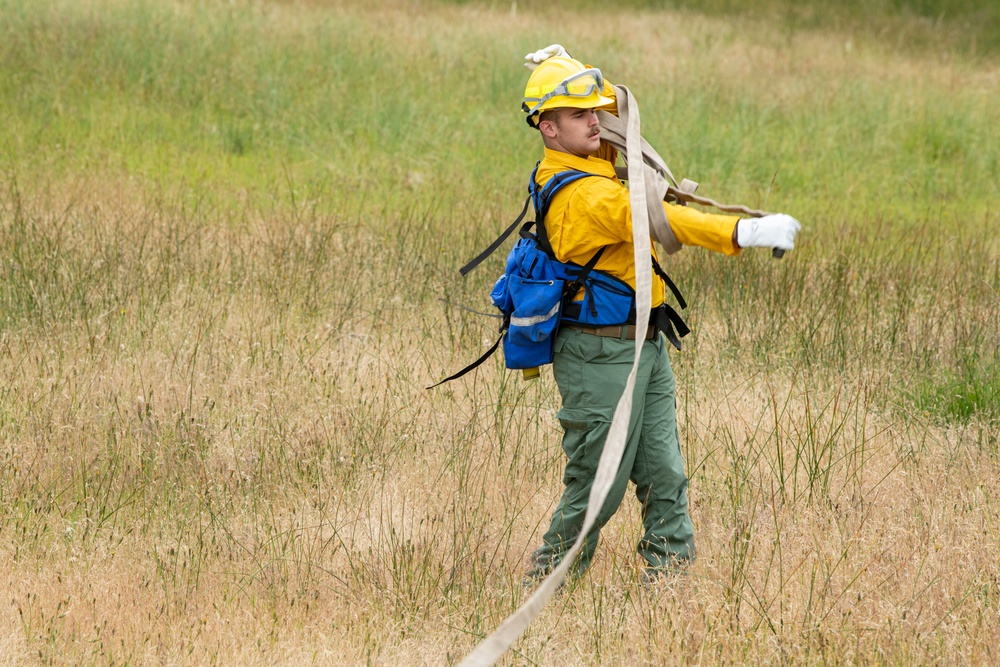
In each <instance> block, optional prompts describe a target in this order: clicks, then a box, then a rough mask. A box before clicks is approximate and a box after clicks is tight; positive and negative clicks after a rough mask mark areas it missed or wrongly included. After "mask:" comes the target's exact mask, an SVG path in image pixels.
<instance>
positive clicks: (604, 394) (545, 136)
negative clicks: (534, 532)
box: [522, 44, 800, 581]
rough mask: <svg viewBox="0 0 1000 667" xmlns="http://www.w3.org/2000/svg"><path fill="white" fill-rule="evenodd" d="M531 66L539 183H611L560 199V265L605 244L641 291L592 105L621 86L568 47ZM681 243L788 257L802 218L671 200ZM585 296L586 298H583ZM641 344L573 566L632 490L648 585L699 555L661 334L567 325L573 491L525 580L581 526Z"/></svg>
mask: <svg viewBox="0 0 1000 667" xmlns="http://www.w3.org/2000/svg"><path fill="white" fill-rule="evenodd" d="M525 60H526V65H527V66H528V67H529V69H532V73H531V76H530V78H529V79H528V83H527V85H526V88H525V93H524V100H523V105H522V108H523V109H524V110H525V111H526V112H527V113H528V124H529V125H530V126H531V127H533V128H535V129H536V130H537V131H538V132H539V134H540V135H541V138H542V142H543V144H544V157H543V158H542V160H541V163H540V164H539V166H538V170H537V172H536V180H537V183H538V185H539V187H542V186H544V185H545V183H546V182H547V181H548V180H549V179H551V178H552V177H553V176H554V175H555V174H557V173H559V172H563V171H566V170H576V171H582V172H586V173H588V174H594V175H595V176H603V177H604V178H580V179H579V180H576V181H574V182H572V183H570V184H568V185H565V186H564V187H562V188H561V189H560V190H559V191H558V192H557V193H556V194H555V195H554V196H553V198H552V200H551V202H550V206H549V209H548V212H547V213H546V215H545V219H544V225H545V229H546V232H547V234H548V238H549V242H550V243H551V247H552V251H553V253H554V255H555V258H556V259H557V260H559V261H561V262H571V263H575V264H579V265H584V264H586V263H587V261H588V260H590V259H591V258H592V257H593V256H594V254H595V253H596V252H597V251H598V250H599V249H600V248H602V247H603V248H605V250H604V252H603V253H602V254H601V256H600V259H599V261H598V262H597V264H596V266H595V270H598V271H601V272H604V273H607V274H610V275H612V276H614V277H616V278H619V279H621V280H624V281H625V282H626V283H628V284H629V285H631V286H632V287H633V288H634V287H635V263H634V261H635V260H634V257H633V243H632V225H631V213H630V202H629V193H628V190H627V188H625V186H624V185H622V183H621V182H620V181H618V180H617V179H616V177H615V171H614V160H615V159H616V157H617V156H616V154H615V151H614V149H613V148H611V147H610V146H609V145H607V144H605V143H603V142H602V141H601V138H600V136H599V129H600V125H599V121H598V118H597V115H596V113H595V110H597V109H605V110H608V111H611V112H612V113H615V110H616V107H615V97H614V89H613V88H612V86H611V85H610V84H608V83H607V82H606V81H605V80H604V79H603V76H602V75H601V73H600V71H599V70H597V69H595V68H590V67H587V66H585V65H583V64H582V63H580V62H578V61H576V60H574V59H572V58H570V57H569V56H568V54H567V53H566V52H565V50H564V49H563V48H562V47H561V46H559V45H557V44H556V45H552V46H550V47H547V48H545V49H542V50H541V51H537V52H535V53H531V54H528V55H527V56H526V58H525ZM664 206H665V207H666V214H667V220H668V222H669V224H670V227H671V230H672V231H673V233H674V235H675V236H676V238H677V240H678V241H679V242H680V243H681V244H683V245H696V246H701V247H703V248H707V249H709V250H713V251H715V252H720V253H724V254H726V255H737V254H739V252H740V250H741V249H742V248H745V247H766V248H780V249H782V250H791V249H792V247H793V245H794V239H795V234H796V232H797V231H798V230H799V228H800V225H799V223H798V222H797V221H796V220H795V219H794V218H792V217H791V216H788V215H784V214H778V215H773V216H767V217H764V218H757V219H747V220H740V219H739V218H737V217H733V216H728V215H711V214H707V213H703V212H700V211H697V210H695V209H692V208H688V207H685V206H675V205H671V204H664ZM664 297H665V289H664V283H663V281H662V279H660V278H658V277H654V280H653V290H652V299H653V300H652V303H651V304H650V305H651V306H652V307H653V308H657V307H659V306H660V305H661V304H663V303H664ZM577 298H582V296H581V295H578V297H577ZM636 339H638V340H640V341H642V342H641V344H642V345H643V350H642V355H641V358H640V368H639V372H638V376H637V378H636V383H635V400H634V401H633V407H632V414H631V419H630V421H629V428H628V440H627V443H626V446H625V451H624V454H623V457H622V461H621V464H620V467H619V470H618V474H617V476H616V478H615V481H614V485H613V486H612V488H611V491H610V493H609V494H608V497H607V499H606V501H605V503H604V507H603V508H602V511H601V513H600V515H599V517H598V520H597V525H596V526H595V528H593V529H592V530H591V532H590V534H588V536H587V539H586V542H585V544H584V546H583V549H582V550H581V552H580V555H579V557H578V560H577V562H576V563H575V564H574V569H575V570H576V571H577V572H578V573H579V572H582V571H584V570H586V568H587V567H589V565H590V562H591V559H592V558H593V555H594V551H595V549H596V547H597V541H598V533H599V531H600V528H601V527H602V526H603V525H604V524H606V523H607V521H608V520H609V519H610V518H611V516H612V515H613V514H614V513H615V511H617V509H618V507H619V505H620V504H621V501H622V499H623V498H624V495H625V491H626V489H627V487H628V483H629V481H630V480H631V481H632V482H633V483H634V484H635V494H636V498H637V499H638V501H639V503H640V504H641V507H642V521H643V528H644V534H643V536H642V538H641V540H640V541H639V544H638V552H639V554H640V555H641V556H642V557H643V558H644V559H645V561H646V570H645V574H644V579H645V580H647V581H653V580H655V579H656V577H657V576H658V575H660V574H663V573H667V572H675V571H677V570H678V569H679V568H682V567H683V566H684V565H686V564H688V563H690V562H691V561H693V560H694V558H695V544H694V530H693V527H692V525H691V518H690V516H689V514H688V499H687V476H686V474H685V472H684V462H683V458H682V456H681V451H680V443H679V439H678V431H677V419H676V395H677V392H676V385H675V382H674V375H673V371H672V370H671V368H670V360H669V358H668V355H667V350H666V344H665V339H664V337H663V335H662V334H661V333H660V332H659V331H657V330H656V328H655V327H653V326H651V327H650V328H649V330H647V331H643V332H637V331H635V327H634V326H628V325H623V326H617V327H614V326H612V327H598V328H588V327H582V326H579V325H576V324H566V323H564V324H563V326H562V327H561V328H560V331H559V333H558V335H557V338H556V342H555V359H554V361H553V373H554V375H555V379H556V383H557V385H558V387H559V392H560V394H561V397H562V408H561V409H560V410H559V414H558V418H559V422H560V424H561V426H562V428H563V441H562V445H563V450H564V452H565V454H566V457H567V461H566V468H565V473H564V476H563V482H564V484H565V489H564V491H563V494H562V497H561V498H560V500H559V504H558V506H557V507H556V510H555V512H554V513H553V516H552V519H551V522H550V525H549V528H548V530H547V531H546V532H545V535H544V537H543V538H542V545H541V546H540V547H539V548H538V549H537V550H536V551H535V552H534V553H533V555H532V559H531V564H530V567H529V569H528V572H527V574H528V576H529V578H531V579H537V578H541V577H543V576H545V575H547V574H548V573H549V572H550V571H551V570H552V569H553V568H554V567H555V566H556V565H558V564H559V563H560V562H561V560H562V558H563V556H564V554H565V553H566V552H567V551H568V550H569V548H570V547H571V546H572V544H573V542H574V541H575V540H576V538H577V535H578V534H579V532H580V529H581V527H582V525H583V519H584V515H585V513H586V509H587V502H588V498H589V495H590V489H591V486H592V485H593V481H594V473H595V472H596V470H597V464H598V461H599V460H600V456H601V451H602V449H603V446H604V441H605V439H606V438H607V435H608V430H609V426H610V424H611V421H612V417H613V415H614V410H615V406H616V404H617V402H618V399H619V397H620V396H621V394H622V391H623V389H624V387H625V381H626V378H627V376H628V374H629V372H630V370H631V368H632V364H633V360H634V354H635V353H634V345H636V344H637V343H636V342H635V341H636Z"/></svg>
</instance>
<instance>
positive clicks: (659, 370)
mask: <svg viewBox="0 0 1000 667" xmlns="http://www.w3.org/2000/svg"><path fill="white" fill-rule="evenodd" d="M634 345H635V342H634V341H630V340H620V339H617V338H611V337H605V336H595V335H593V334H587V333H583V332H581V331H577V330H574V329H568V328H563V329H562V330H561V331H560V332H559V335H558V338H557V339H556V355H555V361H554V362H553V372H554V374H555V379H556V384H558V386H559V392H560V394H562V401H563V405H562V409H561V410H560V411H559V415H558V416H559V422H560V423H561V424H562V427H563V430H564V434H563V441H562V445H563V450H564V452H565V453H566V457H567V461H566V471H565V474H564V475H563V483H564V484H565V486H566V488H565V490H564V491H563V495H562V498H561V499H560V501H559V505H558V507H556V510H555V513H554V514H553V515H552V521H551V524H550V525H549V529H548V531H546V533H545V536H544V537H543V544H542V546H541V547H540V548H538V549H537V550H536V551H535V552H534V554H533V556H532V563H531V568H530V570H529V572H528V574H529V575H531V576H536V577H538V576H542V575H545V574H547V573H548V572H549V571H551V570H552V569H553V568H554V567H555V566H556V565H558V564H559V563H560V562H561V561H562V558H563V556H564V555H565V554H566V552H567V551H569V549H570V547H571V546H572V545H573V542H574V541H575V540H576V537H577V535H579V533H580V529H581V528H582V526H583V517H584V514H585V513H586V511H587V502H588V499H589V496H590V488H591V486H592V485H593V482H594V473H595V472H596V471H597V463H598V461H599V459H600V457H601V451H602V450H603V448H604V441H605V439H606V438H607V435H608V430H609V428H610V426H611V419H612V417H613V415H614V411H615V406H616V405H617V403H618V399H619V397H620V396H621V394H622V391H623V389H624V387H625V380H626V379H627V377H628V374H629V371H631V369H632V362H633V359H634V355H635V347H634ZM642 345H643V349H642V357H641V359H640V365H639V370H638V375H637V377H636V383H635V397H634V400H633V403H632V416H631V419H630V420H629V429H628V442H627V444H626V446H625V452H624V455H623V457H622V461H621V465H620V467H619V469H618V475H617V476H616V477H615V481H614V484H613V486H612V488H611V491H610V493H609V494H608V497H607V499H606V500H605V501H604V507H603V508H602V510H601V513H600V515H599V516H598V519H597V524H596V525H595V526H594V527H593V528H592V529H591V531H590V533H589V534H588V535H587V539H586V542H585V544H584V546H583V548H582V549H581V551H580V554H579V556H578V558H577V561H576V563H575V564H574V570H575V571H576V572H577V573H582V572H583V571H585V570H586V569H587V568H588V567H589V566H590V562H591V559H592V558H593V556H594V551H595V549H596V548H597V541H598V534H599V532H600V529H601V527H603V526H604V524H606V523H607V522H608V520H609V519H610V518H611V517H612V515H614V513H615V512H616V511H617V510H618V507H619V505H621V502H622V499H623V498H624V496H625V490H626V488H627V486H628V482H629V480H631V481H632V482H634V483H635V494H636V497H637V498H638V500H639V502H640V503H642V523H643V528H644V529H645V533H644V535H643V536H642V539H641V540H640V541H639V545H638V547H637V551H638V552H639V554H640V555H641V556H642V557H643V558H644V559H645V560H646V562H647V564H648V567H649V568H653V569H656V570H659V569H670V568H672V567H676V566H677V565H678V564H682V563H685V562H690V561H693V560H694V558H695V547H694V529H693V527H692V525H691V519H690V517H689V516H688V501H687V476H686V475H685V474H684V461H683V459H682V457H681V451H680V442H679V438H678V433H677V408H676V397H677V391H676V384H675V381H674V374H673V371H672V370H671V368H670V359H669V358H668V356H667V351H666V344H665V340H664V338H663V336H662V335H660V334H658V335H657V336H655V337H654V338H653V339H652V340H649V341H645V342H643V343H642Z"/></svg>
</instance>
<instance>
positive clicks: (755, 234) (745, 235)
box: [736, 213, 802, 250]
mask: <svg viewBox="0 0 1000 667" xmlns="http://www.w3.org/2000/svg"><path fill="white" fill-rule="evenodd" d="M800 229H802V225H801V224H800V223H799V221H798V220H796V219H795V218H793V217H792V216H790V215H786V214H785V213H775V214H774V215H765V216H764V217H763V218H744V219H743V220H740V221H739V222H738V223H737V224H736V243H738V244H739V246H740V247H741V248H777V249H778V250H791V249H792V248H794V247H795V234H796V233H797V232H798V231H799V230H800Z"/></svg>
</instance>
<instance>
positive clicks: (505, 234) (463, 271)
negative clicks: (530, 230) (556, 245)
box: [458, 194, 531, 276]
mask: <svg viewBox="0 0 1000 667" xmlns="http://www.w3.org/2000/svg"><path fill="white" fill-rule="evenodd" d="M530 201H531V194H529V195H528V197H527V198H526V199H525V200H524V207H522V208H521V212H520V213H519V214H518V216H517V220H515V221H514V222H512V223H510V227H508V228H507V229H505V230H503V233H502V234H500V236H498V237H497V240H496V241H494V242H493V243H491V244H490V245H489V247H488V248H486V250H484V251H482V252H481V253H479V255H477V256H476V258H475V259H473V260H472V261H471V262H469V263H468V264H466V265H465V266H463V267H462V268H460V269H459V270H458V272H459V273H461V274H462V275H463V276H464V275H465V274H467V273H468V272H469V271H471V270H472V269H474V268H476V267H477V266H479V265H480V264H482V262H483V260H484V259H486V258H487V257H489V256H490V255H492V254H493V253H494V252H496V250H497V248H499V247H500V246H501V245H503V242H504V241H506V240H507V237H508V236H510V235H511V234H512V233H513V232H514V230H515V229H516V228H517V226H518V225H519V224H521V221H522V220H524V215H525V214H526V213H527V212H528V202H530Z"/></svg>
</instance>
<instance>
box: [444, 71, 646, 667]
mask: <svg viewBox="0 0 1000 667" xmlns="http://www.w3.org/2000/svg"><path fill="white" fill-rule="evenodd" d="M615 92H616V93H617V96H618V112H619V114H621V116H622V117H623V120H624V121H625V124H626V128H627V132H626V140H627V145H628V148H629V151H630V152H631V153H632V155H639V154H640V150H641V149H640V148H639V146H640V143H639V142H640V140H641V137H640V136H639V109H638V108H637V107H636V105H635V100H633V99H632V95H631V93H629V91H628V89H627V88H625V86H615ZM642 165H643V162H642V160H630V161H629V163H628V172H629V173H628V175H629V198H630V200H631V206H632V242H633V245H634V260H635V302H636V303H637V304H638V303H643V304H649V303H650V302H651V301H652V298H653V297H652V291H653V271H652V264H651V261H650V258H651V257H652V248H651V243H650V240H649V217H648V216H649V214H648V210H647V208H646V183H645V179H644V178H643V174H642ZM636 310H637V312H636V318H635V319H636V322H635V326H636V329H638V330H639V331H644V330H645V329H646V328H647V327H648V326H649V308H637V309H636ZM643 347H644V346H643V345H636V346H635V358H634V361H633V362H632V370H631V372H629V375H628V379H627V380H626V381H625V390H624V391H623V392H622V395H621V398H619V400H618V405H617V407H616V408H615V415H614V418H613V419H612V420H611V427H610V430H609V431H608V437H607V440H605V442H604V450H603V452H601V459H600V461H599V462H598V464H597V472H596V473H595V474H594V484H593V486H592V487H591V489H590V498H589V499H588V501H587V513H586V515H585V516H584V519H583V527H582V528H581V529H580V534H579V535H578V536H577V538H576V542H574V543H573V546H572V547H571V548H570V550H569V551H568V552H567V553H566V555H565V556H564V557H563V560H562V562H561V563H559V566H558V567H556V569H555V570H553V571H552V573H551V574H550V575H549V576H548V577H546V578H545V580H544V581H543V582H542V583H541V585H540V586H539V587H538V590H536V591H535V592H534V593H533V594H532V596H531V597H530V598H528V600H527V601H526V602H525V603H524V604H523V605H521V608H520V609H518V610H517V611H516V612H514V613H513V614H511V616H510V617H508V618H507V620H506V621H504V623H503V625H501V626H500V627H499V628H497V629H496V630H495V631H494V632H493V634H491V635H490V636H489V637H487V638H486V639H484V640H483V641H482V642H480V643H479V645H478V646H476V648H475V649H473V651H472V653H470V654H469V655H467V656H466V657H465V660H463V661H462V662H461V665H460V667H488V666H489V665H492V664H493V663H495V662H496V661H497V659H499V658H500V656H501V655H503V654H504V653H505V652H506V651H507V649H508V648H510V645H511V644H513V643H514V642H515V641H516V640H517V638H518V637H520V636H521V634H522V633H523V632H524V631H525V629H526V628H527V627H528V625H529V624H530V623H531V621H533V620H534V619H535V617H536V616H538V614H539V613H541V611H542V607H544V606H545V603H546V602H547V601H548V599H549V598H550V597H552V594H553V593H555V592H556V590H557V589H558V588H559V584H561V583H562V581H563V579H565V578H566V574H567V572H568V571H569V568H570V566H571V565H572V564H573V561H574V560H575V559H576V555H577V554H578V553H579V552H580V549H581V547H582V546H583V541H584V539H585V538H586V536H587V533H589V532H590V529H591V528H592V527H593V525H594V523H595V522H596V521H597V515H598V514H599V513H600V510H601V508H602V507H603V506H604V501H605V499H606V498H607V497H608V492H609V491H610V490H611V485H612V484H613V483H614V481H615V475H616V474H617V473H618V466H619V464H621V460H622V453H623V452H624V451H625V440H626V438H627V436H628V423H629V418H630V416H631V414H632V394H633V393H634V391H635V378H636V374H637V372H638V369H639V355H640V354H641V353H642V348H643Z"/></svg>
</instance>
